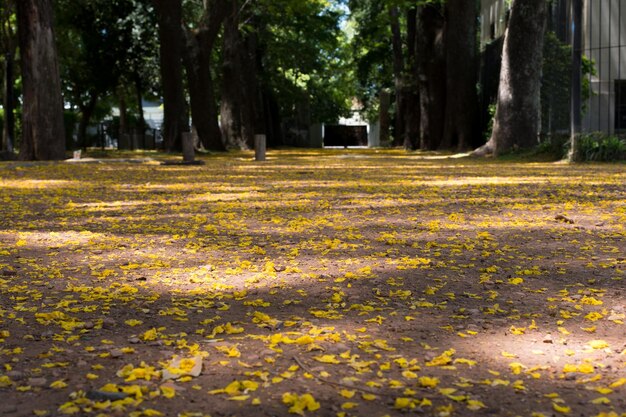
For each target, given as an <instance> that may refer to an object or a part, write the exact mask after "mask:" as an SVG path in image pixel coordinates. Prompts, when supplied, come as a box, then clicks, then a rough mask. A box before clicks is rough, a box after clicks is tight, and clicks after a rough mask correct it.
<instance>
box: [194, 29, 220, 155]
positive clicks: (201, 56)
mask: <svg viewBox="0 0 626 417" xmlns="http://www.w3.org/2000/svg"><path fill="white" fill-rule="evenodd" d="M206 32H207V29H206V28H200V29H198V30H197V31H195V32H192V31H190V30H185V38H186V48H185V54H184V62H185V67H186V68H187V80H188V81H187V82H188V84H189V99H190V102H191V119H192V122H193V125H194V127H195V129H196V131H197V132H198V137H199V139H200V143H201V144H202V146H203V147H204V148H205V149H209V150H213V151H225V150H226V147H225V146H224V143H223V141H222V132H221V131H220V126H219V124H218V117H217V104H216V99H215V92H214V87H213V78H212V75H211V59H210V55H211V52H210V51H207V50H206V46H205V45H206V41H207V37H208V36H207V33H206Z"/></svg>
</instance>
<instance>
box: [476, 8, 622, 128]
mask: <svg viewBox="0 0 626 417" xmlns="http://www.w3.org/2000/svg"><path fill="white" fill-rule="evenodd" d="M572 1H576V0H555V1H553V2H551V6H550V19H549V20H550V21H549V22H548V24H549V27H550V29H551V30H553V31H554V32H555V33H556V35H557V37H558V38H559V39H560V40H561V41H563V42H566V43H568V44H570V42H571V25H572V23H571V4H572ZM580 1H582V3H583V47H582V52H583V55H584V56H585V57H586V58H588V59H590V60H591V62H592V63H593V66H594V71H593V72H592V73H591V74H587V75H586V83H588V85H589V89H590V93H591V94H590V95H589V97H588V99H587V102H586V103H585V104H584V105H583V108H584V115H583V123H582V129H583V131H586V132H593V131H602V132H605V133H607V134H615V133H626V0H580ZM509 4H510V2H509V1H507V0H482V1H481V11H480V22H481V23H480V24H481V35H480V44H481V50H483V51H485V50H486V49H488V47H489V45H490V44H491V43H494V42H496V41H497V40H498V39H499V38H501V37H502V36H503V35H504V32H505V30H506V25H507V21H508V13H509Z"/></svg>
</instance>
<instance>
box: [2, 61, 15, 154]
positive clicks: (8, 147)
mask: <svg viewBox="0 0 626 417" xmlns="http://www.w3.org/2000/svg"><path fill="white" fill-rule="evenodd" d="M4 65H5V67H4V95H3V100H2V108H3V109H4V124H3V126H2V149H1V150H2V151H6V152H9V153H13V145H14V144H15V117H14V114H13V110H14V109H15V88H14V83H15V72H14V70H15V66H14V60H13V52H7V53H6V54H5V56H4Z"/></svg>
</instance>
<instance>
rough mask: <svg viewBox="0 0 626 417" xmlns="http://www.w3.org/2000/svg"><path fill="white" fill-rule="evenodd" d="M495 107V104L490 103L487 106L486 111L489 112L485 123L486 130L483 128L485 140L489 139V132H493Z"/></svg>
mask: <svg viewBox="0 0 626 417" xmlns="http://www.w3.org/2000/svg"><path fill="white" fill-rule="evenodd" d="M496 107H497V106H496V104H495V103H492V104H490V105H489V107H488V108H487V112H488V113H489V122H488V123H487V130H485V133H484V135H483V136H484V138H485V141H488V140H489V138H490V137H491V133H492V132H493V123H494V120H495V117H496Z"/></svg>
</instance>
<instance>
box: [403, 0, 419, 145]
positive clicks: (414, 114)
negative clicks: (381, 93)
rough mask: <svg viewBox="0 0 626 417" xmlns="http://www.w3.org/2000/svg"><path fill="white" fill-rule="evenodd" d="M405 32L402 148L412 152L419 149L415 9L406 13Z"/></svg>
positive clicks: (412, 8)
mask: <svg viewBox="0 0 626 417" xmlns="http://www.w3.org/2000/svg"><path fill="white" fill-rule="evenodd" d="M406 32H407V51H408V52H407V60H406V61H407V63H406V66H407V71H406V76H405V84H404V88H405V93H404V97H405V110H404V111H405V114H404V123H405V126H404V148H405V149H409V150H414V149H417V148H418V147H419V136H420V96H419V77H418V72H417V8H416V7H411V8H410V9H409V10H407V13H406Z"/></svg>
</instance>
